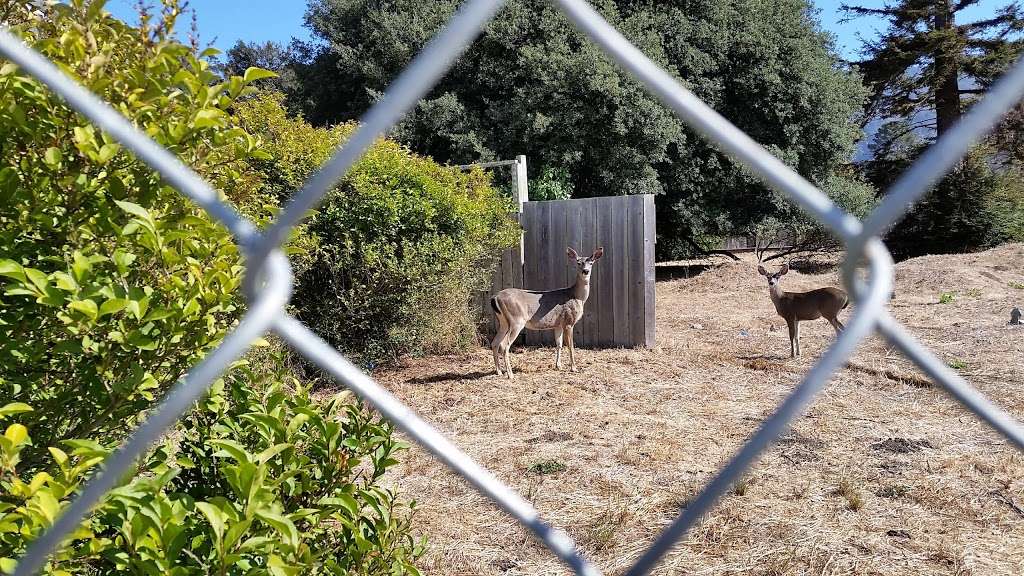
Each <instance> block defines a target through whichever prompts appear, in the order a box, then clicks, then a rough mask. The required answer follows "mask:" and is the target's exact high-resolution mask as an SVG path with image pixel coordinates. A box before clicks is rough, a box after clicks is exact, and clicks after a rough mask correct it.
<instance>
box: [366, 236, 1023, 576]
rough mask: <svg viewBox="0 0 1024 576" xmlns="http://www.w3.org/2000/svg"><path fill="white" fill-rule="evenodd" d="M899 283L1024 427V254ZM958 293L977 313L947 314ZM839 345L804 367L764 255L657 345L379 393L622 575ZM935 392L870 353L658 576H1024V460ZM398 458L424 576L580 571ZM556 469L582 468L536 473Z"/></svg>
mask: <svg viewBox="0 0 1024 576" xmlns="http://www.w3.org/2000/svg"><path fill="white" fill-rule="evenodd" d="M775 263H776V262H774V261H773V262H772V264H775ZM778 264H781V262H778ZM997 266H1002V268H997ZM814 270H815V271H818V270H819V269H814ZM822 270H825V271H824V273H821V274H805V273H801V272H799V271H796V270H793V271H792V272H790V273H789V274H787V275H786V277H785V280H784V288H785V289H787V290H792V291H798V290H808V289H811V288H816V287H821V286H839V285H840V279H839V274H838V270H836V269H834V268H829V267H825V268H822ZM984 271H987V272H989V274H981V272H984ZM992 276H995V277H997V278H998V280H996V279H994V278H992ZM896 283H897V294H898V297H897V299H896V301H895V302H894V303H893V304H892V305H891V308H892V313H893V315H894V316H895V317H896V318H897V319H898V320H899V321H900V322H902V323H904V325H906V326H907V329H908V330H909V331H910V332H911V333H913V334H914V335H915V336H916V337H917V338H919V339H920V340H921V341H922V342H923V343H924V344H926V345H927V346H928V347H929V348H930V349H931V350H932V351H933V352H934V353H935V354H936V355H938V356H939V357H940V358H942V359H943V360H944V361H947V362H948V361H951V360H953V359H964V360H966V361H967V362H966V366H965V367H964V368H961V369H959V371H960V373H961V375H963V376H964V377H965V378H966V379H967V380H968V381H969V382H970V383H971V384H972V385H973V386H975V387H976V388H978V389H979V390H980V391H982V392H983V393H985V394H986V395H988V396H989V398H991V399H992V400H993V401H995V402H997V403H999V404H1000V405H1001V406H1002V407H1003V408H1004V409H1006V410H1007V411H1009V412H1010V413H1011V414H1013V415H1015V416H1016V417H1017V418H1021V417H1024V382H1022V380H1021V378H1020V374H1019V362H1013V361H1008V360H1007V359H1019V358H1022V357H1024V339H1022V338H1021V337H1020V332H1019V331H1014V330H1009V329H1007V326H1006V320H1007V318H1006V313H1007V311H1008V310H1009V309H1010V308H1012V306H1013V305H1015V304H1016V305H1018V306H1019V305H1020V294H1021V291H1020V290H1019V289H1015V288H1012V287H1011V286H1010V283H1024V245H1019V244H1018V245H1009V246H1003V247H1001V248H998V249H996V250H992V251H989V252H984V253H979V254H970V255H963V256H927V257H924V258H919V259H914V260H907V261H905V262H901V263H900V264H898V265H897V268H896ZM948 291H956V292H957V296H956V298H954V299H953V301H952V302H950V303H948V304H936V302H937V301H938V299H939V295H940V294H941V293H942V292H948ZM850 312H851V311H850V310H847V311H844V312H843V314H842V315H841V319H842V320H844V321H845V320H846V319H847V318H848V317H849V314H850ZM694 324H700V325H702V326H703V327H704V328H703V329H702V330H695V329H692V328H691V326H692V325H694ZM773 328H774V330H773ZM740 334H745V335H744V336H740ZM833 340H834V331H833V329H832V327H831V326H829V325H828V323H827V322H825V321H821V320H818V321H809V322H804V323H802V324H801V347H802V348H803V355H802V356H801V357H799V358H796V359H790V358H789V342H788V335H787V332H786V326H785V322H784V321H783V320H782V319H781V318H779V317H778V315H777V314H776V313H775V309H774V307H773V305H772V303H771V301H770V300H769V298H768V294H767V286H766V283H765V282H764V279H763V277H760V276H759V275H758V274H757V270H756V262H754V261H752V260H749V259H747V260H744V261H743V262H726V263H721V264H716V265H715V266H713V267H711V268H709V269H707V270H705V271H704V272H703V273H701V274H699V275H696V276H693V277H691V278H690V279H678V280H669V281H664V282H659V283H658V284H657V342H656V346H655V348H653V349H650V350H632V349H612V350H585V349H577V361H578V363H579V364H580V368H581V371H580V372H579V373H577V374H573V373H570V372H568V371H562V372H558V371H555V370H554V369H553V368H552V366H551V365H552V361H553V358H554V354H553V351H552V350H551V349H550V348H537V349H534V348H523V347H520V346H516V347H515V348H514V349H513V354H512V363H513V364H514V365H515V368H516V378H515V379H514V380H511V381H509V380H507V379H504V378H498V377H497V376H495V375H494V374H493V360H492V358H491V352H490V350H488V349H484V348H481V349H479V350H474V351H471V352H470V353H467V354H462V355H453V356H445V357H431V358H422V359H410V360H408V361H407V362H406V365H405V366H404V367H403V368H401V369H398V370H394V371H389V372H382V373H380V374H378V377H379V379H380V381H381V383H382V384H383V385H385V386H386V387H387V388H388V389H389V390H390V391H391V392H393V393H394V394H395V395H396V396H398V397H399V398H400V399H402V400H403V401H404V402H406V403H407V404H409V406H411V407H412V408H413V409H414V410H416V411H417V412H418V413H419V414H420V415H421V416H422V417H423V418H424V419H425V420H427V421H428V422H431V423H432V424H434V425H435V426H436V427H437V428H438V429H439V430H440V431H441V432H442V433H443V434H445V435H446V436H447V437H448V438H450V439H451V440H452V441H453V442H454V443H455V444H457V445H458V446H460V447H461V448H463V449H464V450H465V451H466V452H467V453H468V454H469V455H470V456H471V457H472V458H473V459H474V460H476V461H477V462H479V463H480V464H481V465H483V466H485V467H487V468H488V469H489V470H491V471H492V472H493V473H494V474H495V475H496V476H497V477H498V478H499V479H500V480H502V481H503V482H505V483H507V484H508V485H509V486H511V487H512V488H513V489H514V490H516V491H517V492H518V493H519V494H521V495H522V496H523V497H524V498H526V499H527V500H529V501H530V502H532V503H533V505H534V506H535V507H536V508H537V509H538V511H539V512H540V515H541V517H542V518H543V519H544V520H545V521H546V522H548V523H549V524H551V525H553V526H557V527H561V528H564V529H566V530H567V531H568V532H569V534H570V535H571V536H572V537H573V538H574V539H575V540H576V542H577V543H579V545H580V547H581V550H582V553H583V554H584V555H585V556H586V557H587V558H588V559H589V560H591V561H592V562H593V563H594V564H595V565H596V566H597V567H598V568H599V569H600V570H601V571H602V572H603V573H605V574H609V575H614V574H622V573H624V572H625V571H626V570H627V569H628V567H629V566H630V565H631V564H632V562H633V561H635V559H636V558H637V557H638V556H639V555H640V554H641V553H642V552H643V550H644V549H646V547H647V546H649V545H650V544H651V542H652V541H653V540H654V539H655V537H656V536H657V534H658V533H659V532H660V531H661V530H662V529H663V528H664V527H665V526H666V525H667V524H668V523H669V522H671V521H672V520H673V519H674V518H675V517H676V515H677V514H678V513H679V510H680V507H681V506H684V505H685V504H686V503H687V502H690V501H692V499H693V498H694V496H695V495H696V494H697V493H698V492H699V490H700V489H701V488H702V487H703V486H704V484H705V483H706V482H707V481H708V480H709V479H710V478H711V477H712V476H713V475H714V474H715V473H716V472H717V471H718V469H719V468H720V467H721V466H722V465H723V464H724V463H725V462H727V461H728V459H729V458H730V457H732V456H733V455H734V454H735V453H736V451H737V450H738V449H739V448H740V446H742V445H743V443H744V442H745V441H746V440H747V439H748V438H749V437H750V435H751V434H753V433H754V432H755V431H756V429H757V427H758V426H759V425H760V424H761V422H763V421H764V419H765V417H766V416H768V415H769V414H771V413H772V412H773V411H774V410H775V408H776V406H777V405H778V404H779V403H780V402H781V401H782V400H783V399H784V398H785V397H786V396H787V395H788V394H790V393H791V392H792V391H793V389H794V388H795V387H796V386H797V385H799V383H800V380H801V378H802V377H803V376H804V375H805V374H806V373H807V371H808V370H809V369H810V367H811V366H812V365H813V363H814V362H815V360H816V359H817V358H818V357H820V356H821V354H822V353H823V352H824V351H825V349H826V348H827V347H828V346H829V345H830V344H831V343H832V341H833ZM925 380H926V379H924V377H923V375H921V373H920V372H919V371H918V370H917V369H916V368H915V367H914V365H913V364H912V363H910V362H909V361H907V360H906V359H905V358H903V357H902V356H901V355H900V354H899V353H898V352H897V351H896V350H894V349H892V348H891V347H890V346H889V345H888V344H887V343H886V342H885V341H884V340H882V339H881V338H878V337H872V338H870V339H868V340H867V341H866V342H864V343H862V344H861V346H860V347H859V348H858V349H857V352H856V354H855V355H854V358H852V365H851V367H846V368H844V369H842V370H840V371H839V372H838V373H837V374H836V375H834V376H833V377H832V378H831V379H830V381H829V383H828V385H827V386H825V387H824V389H823V390H822V392H821V394H820V395H819V396H818V397H817V398H816V399H815V401H814V402H813V403H812V404H811V405H810V406H809V407H808V410H807V413H806V415H804V416H802V417H799V418H796V419H795V421H794V422H793V423H792V425H791V430H790V431H788V432H787V433H786V435H785V436H784V437H783V438H782V439H781V440H780V441H779V442H778V443H777V444H775V445H773V447H772V448H770V449H769V450H768V451H767V452H766V453H765V454H764V456H763V458H761V460H760V461H759V463H758V464H757V465H756V466H755V467H754V468H753V469H751V470H750V471H749V472H748V473H747V474H746V475H745V476H744V482H743V485H742V487H741V488H740V489H739V490H736V489H733V490H730V492H729V494H728V495H727V496H725V497H724V498H723V499H722V500H721V501H720V502H719V503H718V504H717V505H716V506H715V507H714V508H712V509H711V510H710V512H709V513H708V514H707V515H706V516H705V517H704V518H703V519H702V520H701V521H700V523H699V524H698V525H697V526H696V527H694V529H693V530H692V531H691V532H690V533H688V534H687V535H686V536H685V537H684V538H683V539H682V540H681V541H680V542H679V544H678V545H677V546H675V547H674V548H673V550H672V552H671V553H670V554H669V555H668V556H666V558H665V559H664V561H663V562H661V563H660V564H658V565H657V566H656V567H655V569H654V570H653V571H652V574H653V575H655V576H669V575H676V574H701V575H704V576H726V575H735V574H775V575H794V576H796V575H803V574H833V575H838V574H872V575H874V576H896V575H897V574H900V575H902V574H949V575H953V574H958V573H959V574H966V573H973V574H985V575H989V574H993V575H1003V574H1006V575H1010V574H1024V561H1022V560H1021V557H1020V553H1019V551H1020V550H1021V549H1022V548H1024V520H1022V516H1021V514H1020V513H1019V512H1018V511H1017V510H1016V509H1015V508H1021V507H1022V506H1024V456H1022V455H1021V454H1020V453H1019V452H1018V451H1017V450H1016V449H1014V448H1013V447H1012V446H1011V445H1010V444H1009V443H1008V442H1007V441H1006V440H1005V439H1004V438H1002V437H1001V436H1000V435H998V434H996V433H995V432H993V431H992V430H990V429H989V428H988V427H987V426H986V425H984V424H982V423H981V422H979V421H978V419H977V418H975V417H974V416H973V415H971V414H970V413H968V412H966V411H965V410H964V408H963V407H962V406H960V405H959V404H958V403H957V402H956V401H954V400H952V399H951V398H950V397H949V396H948V395H947V394H946V393H945V392H944V391H943V389H942V388H941V387H939V386H931V385H925V384H923V383H922V381H925ZM900 439H902V441H901V440H900ZM925 439H926V440H925ZM922 441H926V442H927V443H928V446H926V445H924V444H922V443H921V442H922ZM873 444H880V447H879V448H877V449H876V448H873V447H872V445H873ZM929 446H930V447H929ZM903 450H908V451H906V452H905V451H903ZM399 459H400V461H401V464H399V465H398V466H396V467H395V469H394V471H393V472H390V473H389V474H388V475H387V476H386V479H387V481H388V482H390V483H391V484H392V486H393V487H394V488H396V489H398V490H400V491H401V493H402V494H403V495H404V496H405V497H407V498H410V499H413V498H414V499H416V500H417V502H418V511H417V513H416V517H415V521H414V527H415V530H416V531H417V532H418V534H421V535H425V536H426V537H427V539H428V552H427V555H426V557H425V558H424V559H423V561H422V566H421V570H422V572H423V573H425V574H443V575H445V576H449V575H454V576H470V575H473V576H476V575H484V576H504V575H506V574H508V575H517V576H518V575H521V574H544V575H545V576H547V575H552V576H554V575H558V576H561V575H570V574H571V572H570V571H569V570H568V569H566V568H565V567H564V566H563V565H562V564H561V563H560V562H559V561H558V560H557V559H555V558H554V557H553V556H552V555H551V554H550V553H549V552H547V551H546V550H545V549H543V547H541V546H540V545H538V544H537V543H536V541H535V540H534V539H533V537H532V536H531V535H530V534H529V533H528V532H527V531H526V530H524V529H522V528H521V527H519V526H518V524H516V523H515V522H514V521H512V520H511V519H510V518H509V517H508V516H507V515H505V514H504V513H503V512H501V511H500V510H498V509H497V508H496V507H495V506H493V505H492V504H491V503H490V502H489V501H488V500H487V499H486V498H484V497H482V496H480V495H479V494H477V492H476V491H475V490H473V489H472V487H470V486H469V485H468V484H467V483H466V482H465V481H463V480H461V479H460V478H459V477H458V476H457V475H455V474H454V473H452V472H451V471H450V470H448V469H447V468H445V467H444V465H443V464H442V463H440V462H439V461H438V460H437V459H436V458H434V457H433V456H431V455H430V454H429V453H428V452H427V451H425V450H423V449H421V448H419V447H415V446H414V447H413V448H412V449H411V450H410V451H409V452H406V453H403V454H401V455H400V456H399ZM544 462H556V463H559V464H561V465H564V466H565V469H564V470H562V471H559V472H552V473H549V474H539V473H533V472H529V470H530V468H531V466H534V465H536V464H539V463H544ZM837 487H844V488H845V490H842V491H841V494H840V495H839V496H836V495H835V494H836V491H837ZM738 492H742V495H740V494H738ZM993 493H997V494H999V495H1000V496H996V495H992V494H993ZM890 530H894V531H898V530H905V531H906V532H907V533H908V534H910V535H911V537H910V538H907V537H904V536H903V535H902V534H900V533H897V534H895V535H890V534H888V531H890Z"/></svg>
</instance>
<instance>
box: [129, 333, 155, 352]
mask: <svg viewBox="0 0 1024 576" xmlns="http://www.w3.org/2000/svg"><path fill="white" fill-rule="evenodd" d="M124 341H125V342H127V343H128V344H131V345H132V346H135V347H136V348H138V349H139V350H156V348H157V343H156V342H155V341H153V339H152V338H150V337H148V336H146V335H145V334H143V333H142V332H139V331H138V330H132V331H131V332H129V333H128V336H126V337H125V339H124Z"/></svg>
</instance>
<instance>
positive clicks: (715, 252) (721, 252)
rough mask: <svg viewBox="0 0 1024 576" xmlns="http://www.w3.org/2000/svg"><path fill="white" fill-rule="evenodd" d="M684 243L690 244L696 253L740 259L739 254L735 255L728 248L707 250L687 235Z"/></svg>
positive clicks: (737, 260)
mask: <svg viewBox="0 0 1024 576" xmlns="http://www.w3.org/2000/svg"><path fill="white" fill-rule="evenodd" d="M686 243H687V244H689V245H690V246H692V247H693V249H694V250H696V251H697V253H698V254H703V255H706V256H728V257H729V258H732V259H733V260H734V261H736V262H739V261H740V258H739V256H736V255H735V254H733V253H732V252H730V251H728V250H707V249H705V248H704V247H702V246H701V245H700V244H697V242H696V241H695V240H694V239H693V238H690V237H689V236H687V237H686Z"/></svg>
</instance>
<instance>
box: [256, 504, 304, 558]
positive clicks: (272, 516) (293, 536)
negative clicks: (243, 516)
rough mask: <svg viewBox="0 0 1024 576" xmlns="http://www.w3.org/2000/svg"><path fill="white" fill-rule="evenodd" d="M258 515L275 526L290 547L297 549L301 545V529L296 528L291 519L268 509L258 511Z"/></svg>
mask: <svg viewBox="0 0 1024 576" xmlns="http://www.w3.org/2000/svg"><path fill="white" fill-rule="evenodd" d="M256 517H257V518H259V519H260V520H262V521H263V522H266V523H267V524H269V525H271V526H273V527H274V529H275V530H277V531H278V533H280V534H281V536H282V537H283V538H284V540H285V543H287V544H288V547H289V548H291V549H292V550H295V549H296V548H298V547H299V531H298V530H297V529H296V528H295V524H292V521H291V520H289V519H287V518H285V517H284V516H282V515H280V514H278V513H276V512H270V511H266V510H260V511H257V512H256Z"/></svg>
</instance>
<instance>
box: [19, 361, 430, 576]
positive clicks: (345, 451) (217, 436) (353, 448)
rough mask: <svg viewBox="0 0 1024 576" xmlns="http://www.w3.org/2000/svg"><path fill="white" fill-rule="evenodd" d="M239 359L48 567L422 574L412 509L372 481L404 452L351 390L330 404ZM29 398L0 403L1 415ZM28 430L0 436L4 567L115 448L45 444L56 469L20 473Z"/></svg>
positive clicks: (91, 570) (75, 442) (177, 571)
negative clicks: (264, 377)
mask: <svg viewBox="0 0 1024 576" xmlns="http://www.w3.org/2000/svg"><path fill="white" fill-rule="evenodd" d="M281 376H282V375H281V374H278V375H277V376H276V377H273V378H272V379H271V381H270V382H269V383H260V382H259V380H260V378H259V377H258V376H257V375H256V374H254V373H253V372H252V371H249V370H247V369H246V368H244V367H242V368H240V369H239V370H236V371H235V372H234V375H233V376H232V377H231V378H228V379H227V382H226V383H222V385H221V386H220V387H219V389H218V390H215V391H214V393H213V394H212V395H211V396H210V397H209V398H208V399H207V400H206V401H205V402H204V403H203V406H202V407H201V408H200V409H198V410H196V411H194V412H193V413H192V414H190V416H189V417H188V419H187V421H186V422H185V423H184V424H185V425H184V426H183V427H182V430H181V432H180V433H179V434H178V435H177V436H176V437H175V438H174V439H173V441H172V442H169V443H168V445H167V446H164V447H162V448H160V449H157V450H155V451H154V452H153V453H152V454H151V455H150V456H148V457H147V459H146V461H145V462H144V464H143V466H142V468H143V474H142V475H141V476H140V477H137V478H135V479H134V480H132V481H131V482H129V483H128V484H126V485H123V486H121V487H119V488H117V489H115V490H113V491H112V492H111V493H110V494H108V495H107V496H106V498H105V500H104V503H103V504H102V505H101V506H100V507H99V509H98V511H97V512H96V513H95V514H94V515H93V516H92V517H91V519H90V520H88V521H86V522H85V523H84V524H83V526H82V527H81V528H80V529H79V530H78V531H76V532H75V534H74V536H73V538H72V542H71V545H70V546H68V547H67V548H66V549H65V550H63V551H61V552H60V553H59V554H58V555H57V556H56V557H55V559H54V560H53V561H52V562H51V563H50V565H49V567H48V572H49V573H51V574H58V573H61V572H60V571H62V570H66V571H68V572H82V573H96V574H153V575H156V574H175V575H182V576H184V575H189V574H196V575H200V574H243V573H244V574H274V575H281V574H346V575H357V574H359V575H362V574H418V571H417V570H416V568H415V566H414V564H413V562H414V561H415V560H416V558H417V557H418V556H419V555H420V554H421V553H422V549H423V548H422V543H416V542H414V541H413V540H412V538H411V537H410V536H409V534H408V530H409V520H410V518H411V514H410V509H409V508H408V506H406V505H404V504H401V503H400V502H399V501H398V500H397V498H396V496H395V494H394V492H392V491H390V490H387V489H384V488H381V487H380V486H378V485H377V483H378V480H379V478H380V477H381V475H382V474H384V472H385V471H386V470H387V469H388V468H390V467H391V466H393V465H395V464H396V463H397V461H396V460H395V459H394V455H395V452H396V451H397V450H400V449H401V448H402V446H401V445H399V444H398V443H397V442H396V441H395V440H394V439H393V438H392V436H391V428H390V426H389V425H387V424H384V423H382V422H381V421H380V420H379V419H377V418H374V417H372V416H371V415H370V414H369V413H368V412H366V411H364V410H362V409H361V408H360V407H358V406H356V405H353V404H351V403H349V402H347V401H345V400H344V399H343V398H335V399H333V400H331V401H330V402H328V403H326V404H321V403H318V402H315V401H313V400H312V399H311V398H310V396H309V394H308V392H307V391H306V390H305V389H303V388H302V387H301V386H299V385H298V383H297V382H294V381H293V382H290V383H289V384H288V385H287V386H286V384H285V382H283V381H282V380H281V379H280V377H281ZM25 410H28V407H27V406H24V405H8V406H5V407H3V408H0V418H2V417H3V416H4V415H5V414H7V413H12V412H17V411H25ZM29 442H30V439H29V437H28V431H27V429H25V427H23V426H21V425H20V424H15V425H12V426H11V427H9V428H8V429H7V433H6V434H5V435H4V436H3V437H0V570H3V571H6V572H9V571H10V570H12V569H13V567H14V562H15V560H14V559H15V558H17V557H18V556H20V555H21V554H22V553H23V552H24V548H25V545H26V544H27V542H29V541H30V540H31V539H32V538H34V537H35V536H38V535H39V533H40V532H41V531H42V530H43V529H45V528H46V527H47V526H49V525H50V524H52V522H53V520H54V518H55V517H56V516H57V515H58V514H59V512H60V510H61V509H62V508H63V507H64V506H66V505H67V504H68V502H69V501H70V499H71V497H72V496H73V495H74V494H75V493H76V492H77V490H78V489H79V487H80V485H81V484H82V482H83V481H84V479H85V478H86V477H87V476H88V474H89V473H90V472H91V471H92V470H93V469H94V468H95V467H96V466H97V465H98V464H99V463H100V462H101V461H102V459H103V458H104V457H106V455H107V454H108V453H109V450H110V448H111V447H110V446H107V445H103V444H100V443H97V442H93V441H87V440H66V441H64V442H62V443H61V444H62V445H63V446H64V449H66V450H67V452H65V451H64V449H60V448H57V447H50V449H49V452H50V455H51V459H52V463H53V466H52V467H51V469H52V470H53V472H52V473H48V472H38V473H36V474H34V475H33V476H32V477H31V479H28V478H24V479H23V478H20V477H19V475H18V471H19V468H18V465H17V464H18V452H19V451H20V449H21V448H23V447H24V446H25V445H27V444H28V443H29Z"/></svg>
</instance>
